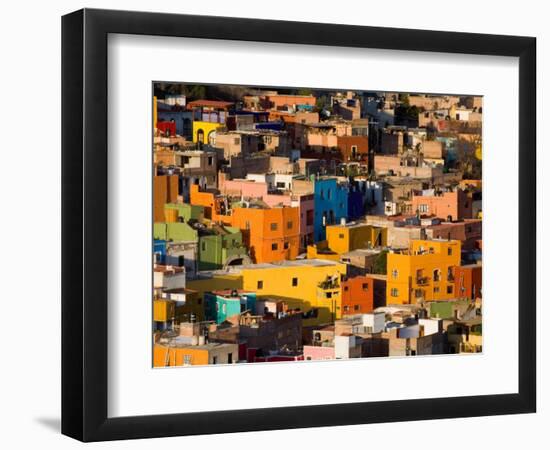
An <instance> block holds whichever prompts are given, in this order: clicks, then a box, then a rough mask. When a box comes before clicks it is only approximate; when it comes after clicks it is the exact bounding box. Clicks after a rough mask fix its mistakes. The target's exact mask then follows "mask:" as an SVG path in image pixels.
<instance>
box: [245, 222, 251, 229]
mask: <svg viewBox="0 0 550 450" xmlns="http://www.w3.org/2000/svg"><path fill="white" fill-rule="evenodd" d="M244 227H245V228H246V229H247V230H250V222H249V221H248V220H247V221H246V222H245V223H244Z"/></svg>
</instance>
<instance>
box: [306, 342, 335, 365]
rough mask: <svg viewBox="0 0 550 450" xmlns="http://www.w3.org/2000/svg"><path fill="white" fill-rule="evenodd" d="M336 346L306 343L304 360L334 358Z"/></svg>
mask: <svg viewBox="0 0 550 450" xmlns="http://www.w3.org/2000/svg"><path fill="white" fill-rule="evenodd" d="M334 358H335V356H334V347H322V346H320V345H304V360H306V361H320V360H324V359H334Z"/></svg>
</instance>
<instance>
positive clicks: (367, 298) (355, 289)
mask: <svg viewBox="0 0 550 450" xmlns="http://www.w3.org/2000/svg"><path fill="white" fill-rule="evenodd" d="M373 308H374V279H372V278H369V277H367V276H358V277H354V278H346V279H344V280H342V315H343V316H346V315H351V314H367V313H371V312H372V310H373Z"/></svg>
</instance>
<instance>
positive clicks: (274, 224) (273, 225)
mask: <svg viewBox="0 0 550 450" xmlns="http://www.w3.org/2000/svg"><path fill="white" fill-rule="evenodd" d="M270 228H271V231H277V223H276V222H273V223H272V224H271V225H270Z"/></svg>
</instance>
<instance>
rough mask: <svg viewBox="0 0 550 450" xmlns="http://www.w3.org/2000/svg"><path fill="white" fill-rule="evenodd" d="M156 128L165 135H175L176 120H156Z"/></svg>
mask: <svg viewBox="0 0 550 450" xmlns="http://www.w3.org/2000/svg"><path fill="white" fill-rule="evenodd" d="M157 129H158V130H159V131H160V132H161V133H162V134H163V135H165V136H175V135H176V122H174V121H168V120H166V121H163V122H157Z"/></svg>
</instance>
